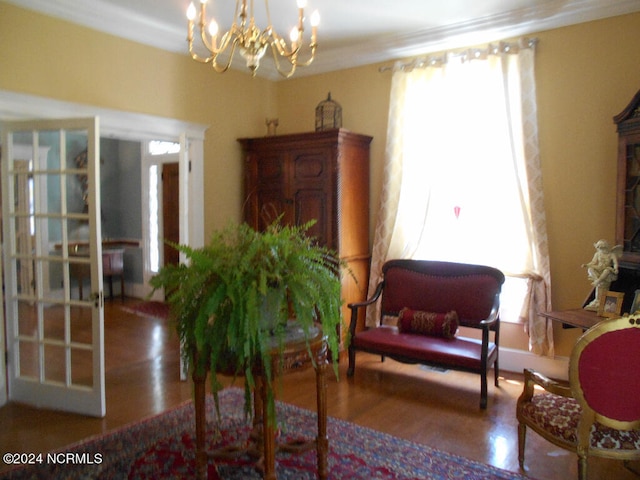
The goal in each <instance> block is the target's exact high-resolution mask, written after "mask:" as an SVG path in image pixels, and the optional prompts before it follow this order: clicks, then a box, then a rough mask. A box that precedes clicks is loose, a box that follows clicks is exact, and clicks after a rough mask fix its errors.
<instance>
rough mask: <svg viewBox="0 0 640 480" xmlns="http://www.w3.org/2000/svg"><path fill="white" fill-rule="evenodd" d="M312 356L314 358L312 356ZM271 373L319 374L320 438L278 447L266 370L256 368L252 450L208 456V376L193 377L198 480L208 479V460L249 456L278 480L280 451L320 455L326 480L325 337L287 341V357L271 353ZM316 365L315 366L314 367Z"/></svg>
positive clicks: (320, 472) (237, 448)
mask: <svg viewBox="0 0 640 480" xmlns="http://www.w3.org/2000/svg"><path fill="white" fill-rule="evenodd" d="M309 352H311V355H310V354H309ZM271 361H272V372H282V374H286V373H289V372H293V371H300V370H304V369H307V368H309V367H312V366H313V367H314V369H315V374H316V397H317V410H318V411H317V413H318V435H317V437H316V438H315V439H312V440H309V441H306V442H295V443H293V444H279V443H277V442H276V438H275V437H276V431H275V428H274V425H271V422H269V417H268V414H267V412H266V407H267V385H266V378H265V375H264V370H263V369H261V368H257V369H256V371H255V372H254V377H255V390H254V392H253V410H254V411H253V430H252V433H251V442H250V445H249V447H248V448H247V447H246V446H243V447H241V446H230V447H225V448H222V449H219V450H216V451H213V452H207V451H206V448H205V435H206V409H205V394H206V377H207V372H205V373H204V374H201V375H197V374H195V373H194V375H193V382H194V397H195V398H194V403H195V417H196V470H197V476H198V478H199V479H206V478H207V464H208V460H209V458H212V459H214V460H215V459H216V458H225V457H226V458H229V456H237V455H240V454H243V453H247V454H249V455H251V456H253V457H255V458H256V468H258V469H259V470H261V471H262V473H263V479H265V480H276V461H275V456H276V452H277V451H278V450H282V451H288V452H304V451H307V450H310V449H312V448H315V449H316V451H317V461H318V477H319V478H320V480H326V479H327V476H328V472H327V455H328V452H329V439H328V437H327V393H326V378H325V377H326V370H327V363H328V362H327V344H326V341H325V339H324V337H323V335H322V334H321V333H320V332H319V333H318V334H317V335H316V336H315V337H314V338H313V339H312V340H310V341H309V343H308V344H307V342H305V341H304V340H293V341H287V342H286V343H285V347H284V353H282V354H281V353H280V352H279V351H278V349H277V348H274V349H273V351H272V353H271ZM314 363H315V365H314Z"/></svg>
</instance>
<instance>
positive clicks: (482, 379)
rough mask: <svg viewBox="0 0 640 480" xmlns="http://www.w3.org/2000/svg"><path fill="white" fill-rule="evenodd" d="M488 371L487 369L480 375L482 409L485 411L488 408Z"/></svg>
mask: <svg viewBox="0 0 640 480" xmlns="http://www.w3.org/2000/svg"><path fill="white" fill-rule="evenodd" d="M487 396H488V389H487V371H486V369H485V370H483V372H482V373H481V374H480V408H481V409H482V410H485V409H486V408H487Z"/></svg>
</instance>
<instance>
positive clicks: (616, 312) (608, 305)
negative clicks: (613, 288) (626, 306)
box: [598, 292, 624, 317]
mask: <svg viewBox="0 0 640 480" xmlns="http://www.w3.org/2000/svg"><path fill="white" fill-rule="evenodd" d="M623 298H624V293H622V292H605V293H603V294H602V297H601V298H600V306H599V307H598V316H599V317H619V316H620V311H621V310H622V299H623Z"/></svg>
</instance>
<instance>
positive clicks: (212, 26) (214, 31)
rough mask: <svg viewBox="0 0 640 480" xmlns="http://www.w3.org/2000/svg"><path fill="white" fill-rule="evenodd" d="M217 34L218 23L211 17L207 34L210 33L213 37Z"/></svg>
mask: <svg viewBox="0 0 640 480" xmlns="http://www.w3.org/2000/svg"><path fill="white" fill-rule="evenodd" d="M217 34H218V23H217V22H216V21H215V20H213V19H211V22H209V35H211V36H212V37H215V36H216V35H217Z"/></svg>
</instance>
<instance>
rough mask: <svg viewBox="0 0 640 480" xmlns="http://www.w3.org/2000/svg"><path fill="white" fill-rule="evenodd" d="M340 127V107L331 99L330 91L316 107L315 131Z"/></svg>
mask: <svg viewBox="0 0 640 480" xmlns="http://www.w3.org/2000/svg"><path fill="white" fill-rule="evenodd" d="M341 127H342V107H341V106H340V105H339V104H338V103H337V102H335V101H333V100H331V92H329V94H328V95H327V99H326V100H323V101H321V102H320V103H319V104H318V106H317V107H316V132H319V131H321V130H329V129H332V128H341Z"/></svg>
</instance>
